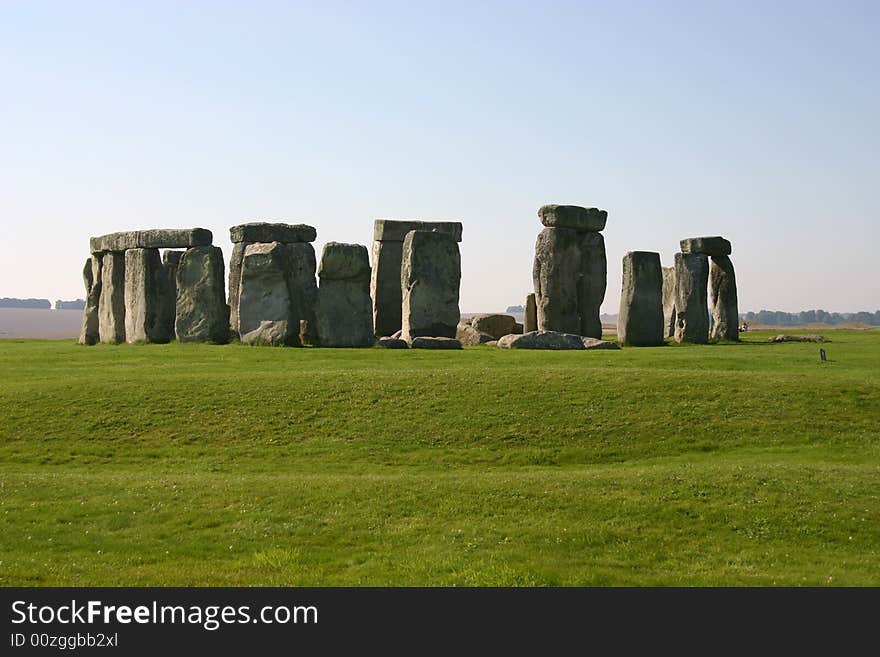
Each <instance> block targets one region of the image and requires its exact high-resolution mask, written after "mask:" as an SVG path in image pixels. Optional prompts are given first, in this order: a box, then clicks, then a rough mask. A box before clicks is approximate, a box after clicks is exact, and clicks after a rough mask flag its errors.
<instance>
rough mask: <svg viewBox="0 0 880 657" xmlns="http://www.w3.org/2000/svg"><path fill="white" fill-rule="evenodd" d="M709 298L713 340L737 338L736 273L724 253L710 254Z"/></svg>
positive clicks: (736, 339)
mask: <svg viewBox="0 0 880 657" xmlns="http://www.w3.org/2000/svg"><path fill="white" fill-rule="evenodd" d="M709 298H710V299H711V301H712V331H711V335H710V337H711V338H712V339H713V340H733V341H738V340H739V302H738V299H737V292H736V274H735V273H734V271H733V263H732V262H731V261H730V257H729V256H726V255H718V256H712V258H711V260H710V264H709Z"/></svg>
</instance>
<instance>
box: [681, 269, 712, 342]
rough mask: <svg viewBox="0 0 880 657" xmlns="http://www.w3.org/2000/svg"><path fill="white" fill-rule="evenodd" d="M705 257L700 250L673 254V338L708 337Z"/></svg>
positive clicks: (693, 340)
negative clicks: (698, 251)
mask: <svg viewBox="0 0 880 657" xmlns="http://www.w3.org/2000/svg"><path fill="white" fill-rule="evenodd" d="M708 282H709V258H708V257H707V256H706V255H704V254H702V253H676V254H675V341H676V342H693V343H696V344H705V343H706V342H708V340H709V305H708V298H707V297H708V291H707V285H708Z"/></svg>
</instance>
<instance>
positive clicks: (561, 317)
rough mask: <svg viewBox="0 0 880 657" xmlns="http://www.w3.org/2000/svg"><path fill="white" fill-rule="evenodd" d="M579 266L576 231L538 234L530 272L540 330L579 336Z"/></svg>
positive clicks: (543, 231) (565, 230) (554, 229)
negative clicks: (533, 262) (533, 285)
mask: <svg viewBox="0 0 880 657" xmlns="http://www.w3.org/2000/svg"><path fill="white" fill-rule="evenodd" d="M582 264H583V263H582V260H581V235H580V234H579V233H578V232H577V231H575V230H574V229H571V228H552V227H548V228H545V229H544V230H542V231H541V232H540V234H539V235H538V239H537V242H536V243H535V264H534V267H533V269H532V277H533V279H534V284H535V304H536V308H537V323H538V330H539V331H556V332H561V333H580V330H581V318H580V311H579V308H578V306H579V303H578V302H579V296H580V294H579V292H580V291H581V290H580V289H579V281H580V279H581V276H582ZM525 335H528V333H526V334H525Z"/></svg>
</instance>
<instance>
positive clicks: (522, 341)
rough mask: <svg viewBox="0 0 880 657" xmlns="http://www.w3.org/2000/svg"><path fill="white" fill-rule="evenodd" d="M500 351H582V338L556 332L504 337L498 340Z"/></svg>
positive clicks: (535, 332)
mask: <svg viewBox="0 0 880 657" xmlns="http://www.w3.org/2000/svg"><path fill="white" fill-rule="evenodd" d="M498 346H499V347H500V348H502V349H549V350H554V351H559V350H582V349H584V341H583V337H582V336H580V335H575V334H574V333H560V332H558V331H531V332H529V333H524V334H522V335H516V334H511V335H505V336H504V337H502V338H500V339H499V340H498Z"/></svg>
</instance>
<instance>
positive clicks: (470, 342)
mask: <svg viewBox="0 0 880 657" xmlns="http://www.w3.org/2000/svg"><path fill="white" fill-rule="evenodd" d="M455 339H456V340H458V341H459V342H461V344H463V345H465V346H468V347H473V346H476V345H480V344H485V343H486V342H491V341H492V340H495V339H496V338H495V336H494V335H489V334H488V333H484V332H483V331H478V330H477V329H475V328H474V327H473V326H471V325H470V324H465V323H464V322H459V323H458V327H457V328H456V330H455Z"/></svg>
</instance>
